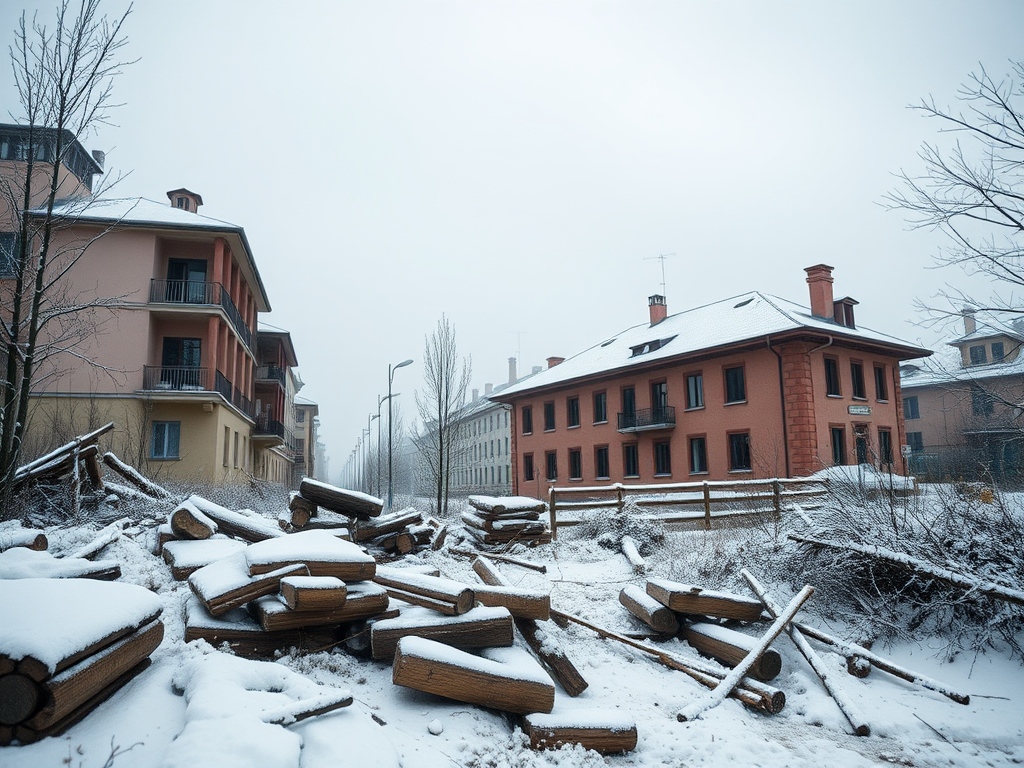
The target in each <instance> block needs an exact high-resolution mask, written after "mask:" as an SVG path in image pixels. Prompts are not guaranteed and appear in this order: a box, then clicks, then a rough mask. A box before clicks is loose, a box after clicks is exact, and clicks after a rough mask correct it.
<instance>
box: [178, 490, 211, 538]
mask: <svg viewBox="0 0 1024 768" xmlns="http://www.w3.org/2000/svg"><path fill="white" fill-rule="evenodd" d="M167 522H168V523H170V525H171V530H172V531H173V532H174V535H175V536H177V537H178V538H179V539H208V538H210V537H211V536H213V535H214V534H215V533H217V523H216V522H215V521H214V520H212V519H211V518H210V517H208V516H207V515H206V514H204V513H203V512H202V511H200V509H199V508H198V507H197V506H196V505H195V504H193V503H192V501H191V499H185V501H183V502H181V504H179V505H178V506H177V507H176V508H175V509H174V511H173V512H171V514H170V517H169V518H168V519H167Z"/></svg>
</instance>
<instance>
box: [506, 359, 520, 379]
mask: <svg viewBox="0 0 1024 768" xmlns="http://www.w3.org/2000/svg"><path fill="white" fill-rule="evenodd" d="M517 381H519V375H518V373H517V372H516V359H515V358H514V357H510V358H509V359H508V383H509V384H515V383H516V382H517Z"/></svg>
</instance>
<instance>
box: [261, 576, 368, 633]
mask: <svg viewBox="0 0 1024 768" xmlns="http://www.w3.org/2000/svg"><path fill="white" fill-rule="evenodd" d="M387 607H388V596H387V593H386V592H385V591H384V588H383V587H380V586H378V585H376V584H374V583H372V582H367V581H360V582H356V583H354V584H349V585H347V595H346V597H345V604H344V605H343V606H341V607H340V608H336V609H334V610H326V611H293V610H292V609H290V608H289V607H288V606H287V605H285V604H284V603H282V602H281V601H280V600H278V599H277V597H276V596H273V595H269V596H266V597H261V598H260V599H258V600H256V601H254V602H253V603H251V604H250V605H249V611H250V613H251V614H252V616H253V618H254V619H256V620H257V621H258V622H259V623H260V626H261V627H263V629H264V630H265V631H267V632H279V631H282V630H288V629H298V628H300V627H319V626H326V625H330V624H342V623H345V622H349V621H359V620H360V619H365V618H368V617H370V616H376V615H377V614H379V613H381V612H383V611H384V610H386V609H387Z"/></svg>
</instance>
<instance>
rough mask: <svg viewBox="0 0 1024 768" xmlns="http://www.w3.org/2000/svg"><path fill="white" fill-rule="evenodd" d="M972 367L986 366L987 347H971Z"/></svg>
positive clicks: (982, 345)
mask: <svg viewBox="0 0 1024 768" xmlns="http://www.w3.org/2000/svg"><path fill="white" fill-rule="evenodd" d="M970 355H971V365H984V364H985V363H986V362H987V360H986V358H985V345H984V344H981V345H979V346H977V347H971V349H970Z"/></svg>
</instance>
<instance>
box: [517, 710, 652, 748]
mask: <svg viewBox="0 0 1024 768" xmlns="http://www.w3.org/2000/svg"><path fill="white" fill-rule="evenodd" d="M523 733H525V734H526V735H527V736H528V737H529V738H530V748H531V749H555V748H557V747H561V746H563V745H565V744H579V745H580V746H581V747H583V748H584V749H592V750H594V751H595V752H600V753H601V754H602V755H609V754H614V753H617V752H632V751H633V750H634V749H636V742H637V731H636V721H635V720H633V719H632V718H631V717H629V716H627V715H624V714H622V713H621V712H620V711H618V710H607V709H570V710H565V711H561V710H557V711H552V712H551V713H550V714H544V713H540V712H534V713H531V714H529V715H527V716H526V717H524V718H523Z"/></svg>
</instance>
